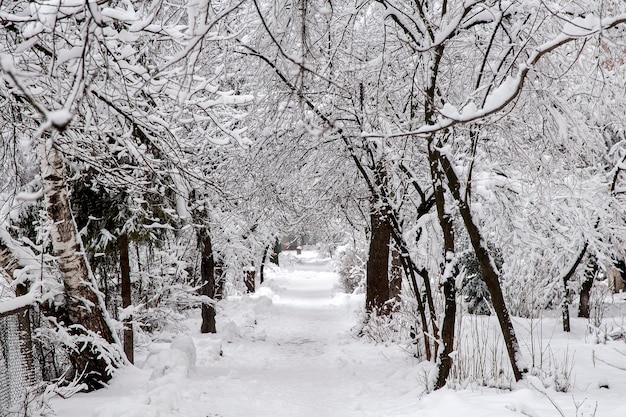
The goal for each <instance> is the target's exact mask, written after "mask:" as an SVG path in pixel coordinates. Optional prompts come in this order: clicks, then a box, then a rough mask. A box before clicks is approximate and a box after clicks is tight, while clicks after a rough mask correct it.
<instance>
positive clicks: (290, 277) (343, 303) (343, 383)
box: [54, 253, 421, 417]
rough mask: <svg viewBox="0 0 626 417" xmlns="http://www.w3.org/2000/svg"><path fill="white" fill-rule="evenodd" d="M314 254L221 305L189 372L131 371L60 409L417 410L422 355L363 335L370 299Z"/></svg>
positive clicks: (300, 414)
mask: <svg viewBox="0 0 626 417" xmlns="http://www.w3.org/2000/svg"><path fill="white" fill-rule="evenodd" d="M310 255H311V256H310V257H309V258H307V257H306V253H305V256H304V257H302V258H300V259H299V262H297V263H296V262H293V258H291V259H292V263H293V264H292V265H291V266H283V268H281V269H280V271H274V272H273V273H272V272H270V274H268V282H267V283H266V284H265V285H264V286H263V287H261V288H260V289H259V291H258V292H257V294H255V295H253V296H245V297H232V298H231V299H229V300H227V301H224V302H221V304H222V310H221V311H220V313H219V316H218V334H217V335H201V334H199V333H197V332H194V333H193V334H192V336H193V338H194V342H195V345H196V349H197V362H196V364H197V366H196V367H195V369H192V370H191V371H190V373H189V375H188V377H184V376H181V375H177V374H174V375H166V376H165V377H162V378H159V379H156V380H149V377H150V371H149V370H142V369H137V368H130V369H127V370H124V371H122V372H121V375H120V376H119V377H116V378H115V379H114V381H113V382H112V384H111V387H110V388H109V389H107V390H101V391H99V392H95V393H90V394H79V395H77V396H75V397H73V398H72V399H71V400H69V401H55V402H54V408H55V411H56V412H57V415H59V416H64V417H65V416H67V417H69V416H97V417H120V416H125V417H144V416H186V417H195V416H198V417H208V416H211V417H213V416H220V417H239V416H241V417H244V416H245V417H264V416H268V417H269V416H272V417H280V416H289V417H307V416H315V417H333V416H336V417H340V416H341V417H349V416H372V417H381V416H403V415H406V416H408V415H415V407H416V405H417V402H418V394H419V391H420V389H419V387H420V385H421V384H420V383H419V382H418V381H417V377H416V376H415V369H414V367H413V365H414V364H415V363H414V362H415V361H414V359H413V358H412V357H411V355H410V354H407V352H405V351H403V350H402V349H401V348H400V347H398V346H382V345H381V346H377V345H374V344H371V343H366V342H364V341H361V340H359V339H357V338H355V337H354V330H353V328H354V327H355V326H356V325H357V323H358V320H359V317H360V316H359V308H360V306H361V305H362V304H363V297H362V296H352V295H347V294H345V293H343V292H341V291H340V290H339V289H338V284H337V280H338V276H337V275H336V274H335V273H334V272H332V265H331V264H330V261H329V260H327V259H326V260H320V259H316V258H315V257H314V256H313V255H312V254H310ZM189 327H190V329H192V330H195V329H199V320H198V319H192V320H190V323H189ZM220 344H221V349H222V351H223V355H222V356H221V357H220V356H218V355H217V352H218V350H219V346H220ZM139 365H141V363H139Z"/></svg>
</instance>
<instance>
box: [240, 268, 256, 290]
mask: <svg viewBox="0 0 626 417" xmlns="http://www.w3.org/2000/svg"><path fill="white" fill-rule="evenodd" d="M255 277H256V270H255V269H254V267H253V266H251V267H248V268H247V269H246V270H245V271H244V278H243V279H244V284H246V292H247V293H249V294H250V293H253V292H254V290H255V282H254V281H255Z"/></svg>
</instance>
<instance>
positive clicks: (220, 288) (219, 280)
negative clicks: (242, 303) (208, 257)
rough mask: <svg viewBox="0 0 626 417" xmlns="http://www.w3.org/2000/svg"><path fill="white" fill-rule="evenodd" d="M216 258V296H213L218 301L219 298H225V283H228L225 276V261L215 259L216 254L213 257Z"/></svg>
mask: <svg viewBox="0 0 626 417" xmlns="http://www.w3.org/2000/svg"><path fill="white" fill-rule="evenodd" d="M213 259H214V262H215V263H214V265H215V266H214V271H215V275H214V279H215V297H213V298H214V299H215V300H216V301H217V300H223V299H224V285H225V284H226V281H225V277H224V261H222V260H221V259H219V258H218V259H217V260H215V255H214V257H213Z"/></svg>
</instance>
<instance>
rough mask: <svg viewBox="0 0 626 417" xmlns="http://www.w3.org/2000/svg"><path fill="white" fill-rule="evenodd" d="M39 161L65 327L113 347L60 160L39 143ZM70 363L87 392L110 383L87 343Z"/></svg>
mask: <svg viewBox="0 0 626 417" xmlns="http://www.w3.org/2000/svg"><path fill="white" fill-rule="evenodd" d="M39 158H40V164H41V181H42V188H43V190H44V199H45V203H46V211H47V212H48V216H49V217H50V219H51V220H52V226H51V228H50V236H51V238H52V248H53V252H54V255H55V256H56V259H57V263H58V265H59V269H60V271H61V276H62V278H63V286H64V289H65V297H66V305H67V312H68V319H69V323H66V325H79V326H83V327H84V328H85V329H86V330H88V331H91V332H94V333H96V334H98V335H100V336H101V337H102V338H103V339H104V340H105V341H106V342H108V343H116V342H118V341H117V340H116V339H117V337H116V336H115V333H114V331H113V330H112V329H111V328H110V327H109V322H108V321H107V318H106V317H107V316H106V314H107V313H106V309H105V308H104V301H103V300H102V297H101V294H100V293H99V292H98V290H97V288H98V287H97V284H96V282H95V278H94V277H93V275H92V274H91V273H90V271H89V267H88V265H87V259H86V257H85V254H84V253H83V252H82V248H81V247H80V240H79V239H80V237H79V236H78V232H77V230H76V225H75V223H74V219H73V217H72V212H71V211H70V205H69V200H68V196H67V190H66V186H65V174H64V172H63V162H62V160H61V157H60V155H59V153H58V151H57V150H56V149H55V148H54V146H51V147H50V148H49V149H46V146H45V144H43V143H42V144H41V145H39ZM71 332H72V333H74V334H82V333H84V331H82V330H81V329H80V328H79V327H72V329H71ZM86 339H87V340H88V338H86ZM72 360H73V363H74V367H75V371H76V373H77V375H81V374H83V375H84V382H85V383H86V384H87V386H88V387H89V389H97V388H100V387H101V386H102V383H103V382H106V381H108V380H109V379H111V373H110V369H109V365H108V364H107V362H106V361H105V360H104V359H103V358H102V357H101V355H100V352H98V351H97V347H96V346H95V345H92V344H90V343H89V342H86V341H83V342H80V345H79V346H78V351H77V352H76V353H75V354H74V355H73V357H72Z"/></svg>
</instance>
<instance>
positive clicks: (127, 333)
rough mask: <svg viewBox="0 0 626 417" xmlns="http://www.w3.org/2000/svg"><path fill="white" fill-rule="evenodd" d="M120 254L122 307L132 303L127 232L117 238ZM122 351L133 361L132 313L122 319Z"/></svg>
mask: <svg viewBox="0 0 626 417" xmlns="http://www.w3.org/2000/svg"><path fill="white" fill-rule="evenodd" d="M117 248H118V251H119V255H120V281H121V282H120V287H121V290H122V291H121V292H122V309H125V308H128V307H130V306H131V305H132V285H131V282H130V257H129V255H128V234H126V233H122V234H121V235H120V236H119V237H118V238H117ZM123 343H124V353H125V354H126V358H127V359H128V361H129V362H130V363H135V347H134V346H135V342H134V333H133V316H132V314H131V315H129V316H127V317H126V318H125V319H124V337H123Z"/></svg>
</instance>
